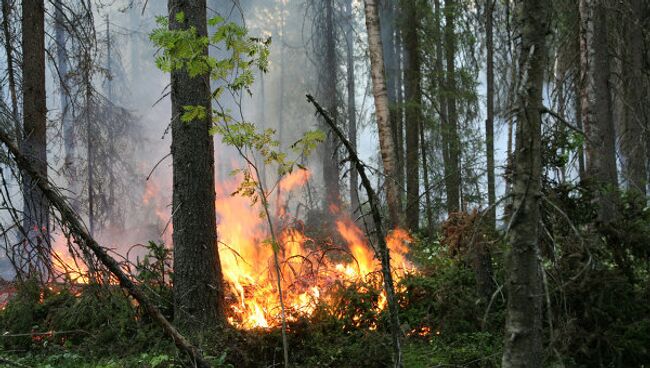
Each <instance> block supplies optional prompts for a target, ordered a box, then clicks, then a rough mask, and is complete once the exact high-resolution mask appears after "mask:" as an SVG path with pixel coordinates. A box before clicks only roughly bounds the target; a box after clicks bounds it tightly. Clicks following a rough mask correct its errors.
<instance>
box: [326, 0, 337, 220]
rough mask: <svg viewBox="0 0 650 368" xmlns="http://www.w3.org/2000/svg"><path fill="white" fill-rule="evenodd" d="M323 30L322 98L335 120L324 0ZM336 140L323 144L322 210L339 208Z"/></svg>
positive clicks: (332, 40)
mask: <svg viewBox="0 0 650 368" xmlns="http://www.w3.org/2000/svg"><path fill="white" fill-rule="evenodd" d="M324 26H325V29H324V34H323V37H324V39H325V60H324V62H325V65H324V66H323V67H324V69H323V72H324V73H325V75H324V78H323V80H322V82H323V83H324V91H323V96H324V97H325V106H326V108H327V111H329V112H330V114H332V115H333V118H334V120H335V121H336V120H338V119H337V115H338V114H337V91H336V80H337V74H338V73H337V69H338V66H337V62H336V30H335V27H336V25H335V23H334V4H333V0H325V24H324ZM336 148H337V145H336V140H335V138H334V137H332V136H331V135H330V136H329V137H328V138H327V140H326V141H325V144H324V153H323V157H322V158H323V180H324V182H325V197H324V200H325V202H324V206H323V207H324V208H329V207H330V206H332V205H333V206H335V207H337V208H339V207H340V206H339V205H340V201H341V189H340V186H339V159H338V153H337V149H336Z"/></svg>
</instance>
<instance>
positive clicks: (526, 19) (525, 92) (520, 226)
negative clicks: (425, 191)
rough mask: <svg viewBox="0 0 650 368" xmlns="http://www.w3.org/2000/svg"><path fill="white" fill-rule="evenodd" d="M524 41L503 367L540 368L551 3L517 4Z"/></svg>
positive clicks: (543, 0)
mask: <svg viewBox="0 0 650 368" xmlns="http://www.w3.org/2000/svg"><path fill="white" fill-rule="evenodd" d="M520 6H521V9H520V11H519V14H520V17H521V19H520V24H521V25H522V27H521V30H522V40H521V42H522V44H521V54H520V62H519V69H520V83H519V85H520V86H521V87H520V89H519V91H520V93H519V94H518V96H517V143H516V144H517V147H516V151H515V152H516V154H515V158H514V159H515V166H514V177H513V193H512V194H513V197H514V200H513V207H514V208H513V212H512V216H513V218H512V219H511V220H510V224H511V225H510V231H509V232H508V238H507V239H508V242H509V243H510V246H511V247H512V249H511V251H510V254H509V277H508V280H507V283H506V286H507V290H508V305H507V309H506V330H505V346H504V351H503V358H502V367H504V368H524V367H526V368H539V367H542V364H543V346H542V339H543V330H542V295H543V292H542V274H541V272H543V271H542V270H541V264H540V263H539V235H540V234H539V223H540V221H541V218H540V201H541V197H542V193H541V182H542V146H541V131H542V129H541V125H542V123H541V115H540V111H541V108H542V86H543V83H544V70H545V64H546V40H545V37H546V34H547V33H548V32H549V22H550V17H549V16H550V7H551V4H550V1H549V0H524V1H522V2H521V3H520Z"/></svg>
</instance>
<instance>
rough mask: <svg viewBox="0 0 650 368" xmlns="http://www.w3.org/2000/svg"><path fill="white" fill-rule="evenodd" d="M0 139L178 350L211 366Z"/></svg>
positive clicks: (2, 137)
mask: <svg viewBox="0 0 650 368" xmlns="http://www.w3.org/2000/svg"><path fill="white" fill-rule="evenodd" d="M0 141H2V143H4V144H5V146H6V147H7V149H8V150H9V152H10V153H11V155H12V156H13V157H14V160H15V162H16V164H17V165H18V168H20V170H22V171H23V172H26V173H27V174H28V175H30V177H32V178H33V181H34V182H35V184H36V185H38V187H39V189H40V190H41V191H42V193H43V195H44V196H45V197H46V198H47V200H48V201H49V203H50V205H51V206H52V207H54V208H56V209H57V210H58V211H59V213H60V214H61V221H62V223H64V224H66V225H67V226H68V228H69V229H70V232H71V234H72V235H73V236H74V237H75V239H76V240H77V241H78V242H79V244H81V245H83V246H85V247H86V248H87V249H88V250H90V251H91V252H92V253H93V254H94V255H95V257H97V259H98V260H99V261H100V262H101V263H102V264H103V265H104V266H105V267H106V268H107V269H108V270H109V271H110V272H111V273H112V274H113V275H115V277H116V278H117V279H118V281H119V283H120V286H121V287H122V288H124V289H125V290H126V291H127V292H128V293H129V295H131V296H132V297H133V298H134V299H135V300H137V301H138V303H139V304H140V305H141V306H142V307H143V308H144V310H145V311H146V313H147V314H148V315H149V316H151V317H152V318H153V320H154V321H156V323H158V325H160V327H162V329H163V330H164V332H165V334H167V336H169V337H170V338H171V339H172V340H173V341H174V343H175V344H176V346H177V347H178V349H179V350H181V351H183V352H184V353H186V354H188V355H189V356H190V357H191V358H192V360H193V361H194V363H195V364H196V366H197V367H199V368H210V367H211V366H210V364H209V363H208V362H207V361H206V360H205V359H204V358H203V355H202V354H201V352H200V351H199V350H198V349H197V348H196V347H195V346H194V345H192V344H191V343H190V342H189V341H188V340H187V339H186V338H185V337H184V336H183V335H181V334H180V332H178V330H177V329H176V327H174V325H172V324H171V323H170V322H169V321H168V320H167V318H165V316H163V315H162V313H161V312H160V310H159V309H158V308H157V307H156V306H155V305H154V304H153V303H152V302H151V301H150V300H149V299H148V298H147V297H146V296H145V294H144V293H143V292H142V291H141V290H140V288H139V287H138V286H137V285H136V284H135V283H134V282H133V281H132V280H131V279H130V278H129V277H128V276H127V275H126V274H125V273H124V271H123V270H122V269H121V268H120V265H119V264H118V263H117V261H116V260H115V259H113V258H112V257H111V256H109V255H108V253H107V252H106V250H105V249H104V248H103V247H101V246H100V245H99V243H97V241H96V240H95V239H94V238H93V237H92V236H91V235H90V234H89V233H88V230H86V227H85V226H84V225H83V224H82V222H81V220H80V218H79V216H78V215H77V214H76V213H75V212H74V211H73V210H72V208H71V207H70V205H69V204H68V203H67V202H66V200H65V199H64V198H63V196H61V194H59V193H58V192H57V191H56V189H54V187H53V186H52V185H51V184H50V182H49V181H48V180H47V178H44V177H43V176H42V175H40V174H39V173H38V172H37V171H36V170H35V169H34V167H33V166H32V164H31V163H30V162H29V160H27V158H26V157H25V156H23V154H22V153H21V152H20V150H19V149H18V147H16V145H14V144H13V143H12V141H11V138H10V137H9V135H8V134H7V133H5V132H4V131H0Z"/></svg>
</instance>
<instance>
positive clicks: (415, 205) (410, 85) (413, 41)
mask: <svg viewBox="0 0 650 368" xmlns="http://www.w3.org/2000/svg"><path fill="white" fill-rule="evenodd" d="M402 9H404V11H405V20H408V22H406V21H404V22H402V24H403V25H404V26H403V32H402V34H403V35H404V46H405V53H404V81H405V86H404V87H405V92H406V104H405V110H406V225H407V227H408V228H409V230H411V231H417V230H418V228H419V225H420V165H419V163H420V160H419V141H420V133H419V129H420V125H421V123H422V106H421V103H422V90H421V77H420V64H421V62H420V48H419V45H418V26H419V22H418V3H417V2H416V1H414V0H408V1H402Z"/></svg>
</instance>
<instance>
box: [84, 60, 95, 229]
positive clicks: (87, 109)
mask: <svg viewBox="0 0 650 368" xmlns="http://www.w3.org/2000/svg"><path fill="white" fill-rule="evenodd" d="M90 68H91V61H90V55H89V54H88V52H86V53H85V55H84V68H83V69H84V70H83V84H84V89H85V93H84V124H85V125H86V170H87V172H88V182H87V190H88V230H89V232H90V236H95V190H94V188H95V180H94V170H95V146H94V144H93V141H92V134H93V133H94V131H93V127H92V119H91V116H90V113H91V97H92V96H91V85H90V84H91V81H90Z"/></svg>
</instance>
